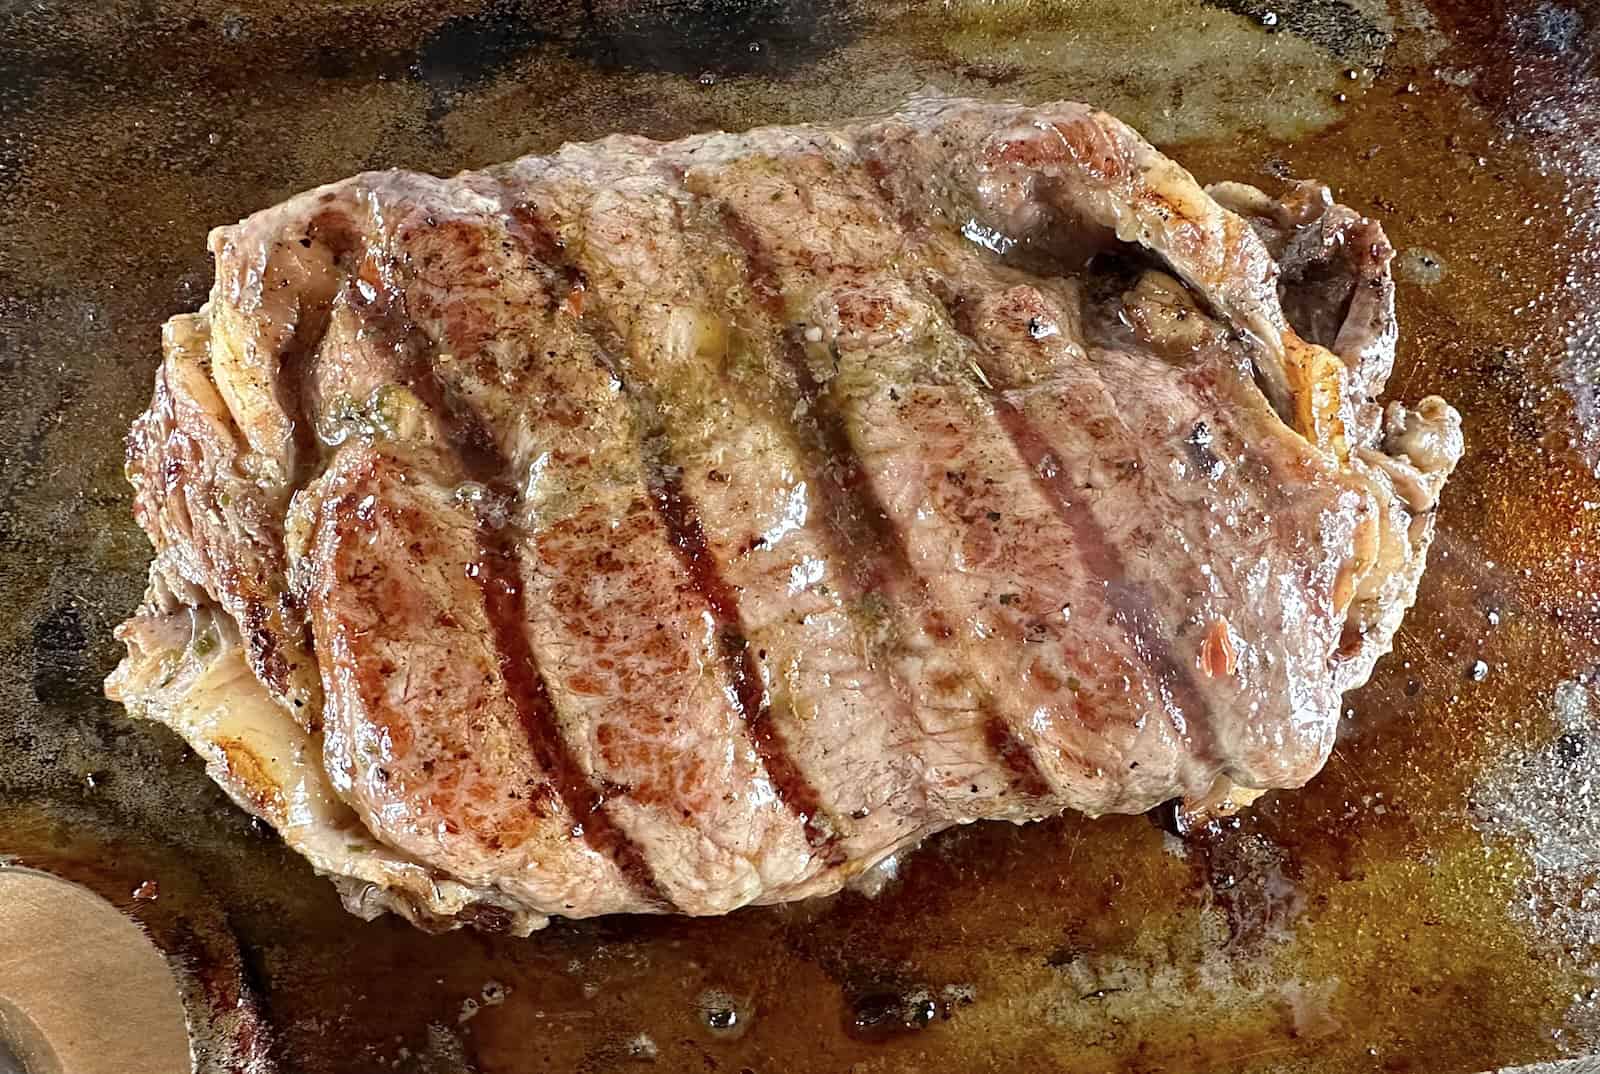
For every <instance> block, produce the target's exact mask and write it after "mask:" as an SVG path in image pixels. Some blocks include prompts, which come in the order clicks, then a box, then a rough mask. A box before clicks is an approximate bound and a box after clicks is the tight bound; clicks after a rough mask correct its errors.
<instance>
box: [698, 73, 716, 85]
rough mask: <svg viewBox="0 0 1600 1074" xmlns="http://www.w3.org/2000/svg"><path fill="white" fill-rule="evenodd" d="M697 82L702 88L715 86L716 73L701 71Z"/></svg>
mask: <svg viewBox="0 0 1600 1074" xmlns="http://www.w3.org/2000/svg"><path fill="white" fill-rule="evenodd" d="M699 82H700V84H701V85H702V86H715V85H716V84H717V76H716V73H715V72H712V71H701V72H700V78H699Z"/></svg>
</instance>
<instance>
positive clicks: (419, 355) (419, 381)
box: [353, 287, 673, 911]
mask: <svg viewBox="0 0 1600 1074" xmlns="http://www.w3.org/2000/svg"><path fill="white" fill-rule="evenodd" d="M357 294H358V293H357ZM353 301H355V299H353ZM402 304H403V299H402V297H401V296H400V295H397V294H393V293H391V292H390V291H389V290H388V289H387V288H386V287H383V288H379V289H378V292H377V297H376V298H375V299H373V300H372V302H370V303H365V304H364V305H363V306H362V307H361V308H362V312H363V313H364V314H365V315H367V317H368V318H369V322H370V323H371V324H373V326H374V327H376V328H378V329H379V330H380V331H383V332H385V333H387V334H388V335H389V336H390V342H391V343H392V345H394V346H395V347H396V348H398V349H401V350H403V352H404V353H405V354H406V356H407V362H406V366H407V368H406V370H405V373H406V378H405V383H406V387H407V388H409V389H410V390H411V391H412V392H413V393H414V394H415V395H416V396H417V398H418V399H420V400H421V401H422V403H423V404H424V405H425V406H427V407H428V409H429V410H431V411H432V412H433V413H435V414H437V415H438V416H439V417H440V419H441V420H442V421H443V422H444V423H445V431H446V434H447V436H448V437H449V439H450V443H451V446H452V447H453V448H454V449H455V453H456V457H457V461H458V462H459V463H460V465H461V468H462V470H463V471H465V473H466V474H467V476H468V477H470V478H472V479H473V480H475V481H479V482H481V483H483V484H484V485H486V486H488V487H489V488H490V490H491V491H492V492H493V493H494V494H495V495H497V496H500V497H503V498H510V497H513V496H515V494H516V493H515V490H514V489H512V488H511V487H510V486H509V485H508V484H507V483H506V480H505V472H506V470H507V468H508V467H509V463H508V462H507V460H506V459H505V458H504V457H503V456H501V454H500V452H499V450H498V449H497V447H496V446H495V443H494V440H493V438H492V437H491V435H490V434H489V432H488V430H487V428H486V427H485V426H484V424H483V422H482V421H481V420H480V419H479V418H478V415H477V414H476V413H475V412H474V411H472V410H471V408H470V407H468V406H467V405H466V404H464V403H462V402H460V401H459V400H457V399H455V398H454V397H453V396H452V395H451V393H450V392H449V391H448V390H447V389H446V387H445V385H444V384H443V383H442V382H441V381H440V380H439V376H438V372H437V370H436V368H435V366H434V363H433V360H432V359H433V356H432V353H431V352H432V344H431V342H430V341H429V340H428V339H427V338H426V336H425V335H424V334H423V333H422V332H421V331H419V330H418V329H417V328H416V326H415V325H414V324H412V322H411V321H410V320H409V318H408V317H407V316H406V314H405V311H404V309H403V308H402ZM477 541H478V561H477V567H478V571H477V575H476V577H477V581H478V585H479V588H480V589H481V590H482V592H483V607H484V614H485V615H486V616H487V618H488V620H489V626H490V632H491V633H492V635H493V641H494V648H495V655H496V658H497V660H498V662H499V666H500V675H501V678H503V679H504V680H505V684H506V694H507V696H508V697H509V698H510V700H511V703H512V705H513V707H514V708H515V709H516V712H517V719H518V722H519V723H520V724H521V725H522V729H523V733H524V735H525V736H526V738H527V741H528V747H529V749H530V750H531V751H532V752H533V755H534V759H535V760H536V761H537V762H538V764H539V767H540V768H541V769H542V770H543V771H544V773H545V775H546V776H547V778H548V779H549V780H550V781H551V784H552V785H553V786H554V787H555V789H556V793H557V794H558V795H559V796H560V798H561V803H562V805H563V806H565V808H566V810H567V812H568V814H569V815H570V816H571V817H572V823H573V832H572V834H573V835H574V836H575V837H577V838H581V839H583V840H584V841H585V842H586V843H588V845H589V846H590V847H592V848H593V849H594V850H595V852H596V853H599V854H602V855H605V856H606V857H608V858H609V859H611V860H612V861H614V862H615V863H616V865H617V868H618V869H619V870H620V871H621V872H622V874H623V875H624V876H625V877H626V878H627V879H628V881H629V882H630V883H631V884H632V885H633V886H634V888H635V890H636V891H638V893H639V894H640V896H641V897H642V898H643V899H644V900H645V901H646V902H647V903H648V904H649V905H651V906H652V907H656V908H660V909H663V910H668V911H670V910H672V909H673V906H672V902H671V900H670V899H668V898H667V896H666V895H665V893H664V892H662V890H661V888H660V886H659V885H658V884H657V883H656V879H655V874H654V871H653V870H652V869H651V868H650V863H649V862H648V861H646V860H645V858H644V854H643V852H642V851H641V850H640V848H639V846H638V845H637V844H636V843H634V842H633V841H632V840H631V839H630V838H629V837H628V834H627V833H626V832H624V831H623V830H622V829H621V827H619V826H618V825H617V823H616V822H615V821H614V820H613V819H612V818H611V816H610V815H609V814H608V813H607V812H606V811H605V808H604V802H603V800H602V798H601V797H600V794H599V793H598V792H597V791H596V789H595V788H594V786H593V785H592V784H591V783H590V781H589V778H588V777H587V776H586V775H585V774H584V772H583V769H582V766H580V765H579V764H578V761H577V758H575V757H574V756H573V755H572V751H571V749H569V748H568V746H567V743H566V740H565V739H564V738H563V737H562V734H561V728H560V724H559V722H558V721H557V718H556V709H555V702H554V701H553V700H552V698H551V697H550V690H549V686H548V685H547V684H546V683H545V681H544V676H543V675H542V674H541V673H540V671H539V665H538V661H537V659H536V658H535V657H534V654H533V649H532V647H531V646H530V645H529V644H528V637H527V631H526V623H527V609H526V607H525V606H524V602H523V593H522V583H521V579H520V577H519V573H520V572H519V570H518V564H519V550H520V549H519V545H518V542H517V540H516V533H515V531H514V530H511V529H509V528H502V529H499V530H493V529H490V528H489V526H488V525H487V524H486V523H485V521H484V520H483V519H482V518H481V517H480V518H479V520H478V527H477Z"/></svg>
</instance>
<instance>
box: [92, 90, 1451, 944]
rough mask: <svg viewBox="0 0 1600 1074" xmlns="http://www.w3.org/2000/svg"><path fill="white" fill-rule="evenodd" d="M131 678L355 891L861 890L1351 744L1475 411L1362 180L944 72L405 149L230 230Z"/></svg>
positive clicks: (146, 440) (448, 920)
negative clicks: (839, 105)
mask: <svg viewBox="0 0 1600 1074" xmlns="http://www.w3.org/2000/svg"><path fill="white" fill-rule="evenodd" d="M211 245H212V250H213V253H214V255H215V257H216V262H217V282H216V286H215V288H214V290H213V291H212V295H211V298H210V301H209V302H208V303H207V304H206V306H205V307H203V308H202V309H201V311H200V312H199V313H198V314H188V315H183V316H179V317H175V318H173V320H172V321H171V322H170V323H169V325H168V328H167V332H166V335H165V339H164V343H165V351H166V358H165V361H164V362H163V363H162V366H161V369H160V370H159V372H158V373H157V378H156V392H155V398H154V400H153V402H152V403H151V406H150V409H149V410H148V411H147V412H146V413H145V414H144V415H143V416H142V417H141V418H140V419H139V420H138V421H137V422H136V423H135V426H134V431H133V434H132V435H131V436H130V438H129V461H128V473H129V476H130V480H131V481H132V482H133V485H134V491H135V496H134V502H135V514H136V517H137V519H138V521H139V522H140V524H141V525H142V526H143V527H144V528H145V530H146V531H147V532H148V533H149V534H150V537H151V540H152V541H153V543H154V544H155V548H156V555H155V560H154V562H153V564H152V566H151V581H150V588H149V592H148V594H147V598H146V602H145V605H144V607H142V608H141V609H140V610H139V612H138V614H137V615H135V616H134V618H132V619H130V620H129V621H128V623H126V624H124V626H123V627H122V629H121V637H122V638H123V639H124V640H125V641H126V643H127V645H128V650H129V655H128V658H127V660H125V661H124V663H123V665H122V666H121V667H120V668H119V669H118V670H117V672H116V673H115V674H114V675H113V676H112V678H111V680H110V681H109V682H108V691H109V692H110V694H111V695H112V696H113V697H116V698H119V699H121V700H123V701H124V702H125V703H126V704H127V705H128V706H129V708H130V709H131V710H132V711H134V712H137V713H139V714H142V715H145V716H148V717H151V718H154V719H157V720H160V721H162V722H164V723H167V724H168V725H170V726H172V727H173V728H174V729H175V730H177V731H178V732H179V733H180V734H182V735H183V736H184V737H185V738H186V739H188V741H189V742H190V743H191V744H192V745H193V746H194V748H195V749H196V751H197V752H199V753H200V754H201V755H202V756H203V757H204V758H205V759H206V760H207V763H208V766H209V770H210V771H211V773H212V775H213V776H214V777H215V778H216V779H217V780H218V782H220V783H221V784H222V785H223V786H224V787H225V788H226V789H227V790H228V791H229V793H230V794H232V795H233V797H234V798H235V799H236V800H237V801H238V802H239V803H240V804H241V805H242V806H244V807H245V808H246V809H249V810H250V811H252V812H253V813H255V814H256V815H258V816H261V817H262V818H264V819H265V820H267V821H268V822H269V823H271V824H273V825H274V826H276V827H277V828H278V829H279V830H280V831H281V832H282V833H283V836H284V838H285V839H286V841H288V843H289V844H290V845H291V846H293V847H295V848H296V849H297V850H299V851H300V852H302V853H303V854H305V855H306V856H307V857H308V858H309V859H310V860H311V861H312V862H313V864H314V865H315V866H316V867H317V868H318V869H319V870H321V871H323V872H325V873H327V874H329V875H330V876H332V877H333V878H334V880H335V882H336V883H337V884H338V885H339V888H340V890H341V892H342V894H343V895H344V897H345V899H346V902H347V904H348V905H349V906H350V907H351V909H352V910H353V911H355V912H357V913H360V914H362V915H364V916H371V915H373V914H376V913H379V912H381V911H383V910H386V909H387V910H394V911H397V912H399V913H402V914H404V915H405V916H407V917H408V918H409V919H411V920H413V921H415V922H417V923H418V924H421V925H424V926H426V927H450V926H453V925H456V924H461V923H470V924H474V925H476V926H478V927H481V928H488V929H500V930H512V931H516V932H527V931H529V930H531V929H534V928H537V927H540V926H541V925H542V924H544V922H545V921H546V920H547V918H548V917H549V916H550V915H563V916H569V917H583V916H592V915H596V914H605V913H614V912H674V911H675V912H683V913H691V914H715V913H722V912H726V911H728V910H731V909H733V908H735V907H738V906H741V905H745V904H749V903H762V902H777V901H783V900H789V899H798V898H803V897H806V896H811V895H817V894H824V893H828V892H831V891H835V890H838V889H839V888H840V887H841V886H843V885H844V884H846V883H847V882H849V881H850V879H851V878H852V877H854V876H857V875H859V874H860V873H862V872H863V871H865V870H867V869H869V868H871V867H872V866H873V865H874V864H876V863H877V862H879V861H881V860H882V859H884V858H885V857H887V856H889V855H891V854H894V853H896V852H897V851H899V850H902V849H905V848H906V847H909V846H912V845H914V844H915V843H917V842H918V841H920V840H921V839H923V838H925V837H926V836H927V835H928V834H930V833H932V832H935V831H937V830H939V829H941V828H945V827H948V826H950V825H953V824H960V823H965V822H968V821H973V820H979V819H985V818H1000V819H1009V820H1013V821H1025V820H1031V819H1037V818H1040V817H1044V816H1048V815H1050V814H1052V813H1054V812H1058V811H1060V810H1062V809H1069V808H1070V809H1078V810H1082V811H1085V812H1089V813H1106V812H1132V811H1139V810H1144V809H1148V808H1150V807H1152V806H1154V805H1156V804H1157V803H1160V802H1162V801H1164V800H1167V799H1171V798H1183V799H1185V801H1186V803H1188V805H1189V806H1190V807H1191V808H1192V809H1202V810H1203V809H1219V808H1231V807H1233V806H1236V805H1237V804H1239V803H1242V802H1244V801H1247V800H1249V799H1250V798H1251V797H1253V796H1254V795H1256V794H1259V793H1261V792H1262V791H1263V790H1265V789H1269V788H1275V787H1294V786H1299V785H1301V784H1303V783H1304V782H1305V781H1307V780H1308V779H1310V778H1311V777H1312V776H1314V775H1315V774H1316V772H1317V771H1318V769H1319V768H1320V767H1321V765H1322V763H1323V762H1324V760H1325V759H1326V757H1327V755H1328V752H1329V750H1330V749H1331V747H1332V744H1333V738H1334V733H1335V730H1336V727H1337V724H1338V716H1339V711H1340V697H1341V694H1342V693H1343V692H1344V691H1345V690H1347V689H1349V688H1351V687H1352V686H1355V685H1358V684H1359V683H1361V682H1362V681H1364V680H1365V679H1366V677H1367V676H1368V675H1369V674H1370V672H1371V669H1372V665H1373V663H1374V662H1375V661H1376V660H1377V659H1378V658H1379V657H1380V656H1381V655H1382V654H1383V653H1384V652H1386V651H1387V650H1388V648H1389V645H1390V642H1391V639H1392V638H1393V635H1394V632H1395V630H1396V629H1397V628H1398V625H1399V622H1400V618H1401V617H1402V616H1403V615H1404V613H1405V610H1406V609H1407V608H1408V607H1409V606H1410V604H1411V602H1412V600H1413V599H1414V596H1415V593H1416V587H1417V584H1418V580H1419V577H1420V573H1421V570H1422V567H1423V563H1424V559H1425V555H1426V551H1427V547H1428V543H1429V540H1430V538H1431V536H1432V530H1433V516H1434V510H1435V505H1436V503H1437V500H1438V497H1439V494H1440V491H1441V489H1442V486H1443V483H1444V480H1445V478H1446V477H1447V476H1448V474H1449V472H1450V470H1451V468H1452V467H1453V466H1454V464H1455V462H1456V460H1457V458H1458V457H1459V456H1460V453H1461V448H1462V445H1461V436H1460V422H1459V419H1458V417H1457V416H1456V414H1455V412H1454V411H1453V410H1451V409H1450V407H1449V406H1448V405H1446V404H1445V403H1444V402H1443V401H1441V400H1439V399H1436V398H1430V399H1426V400H1424V401H1422V403H1420V404H1419V405H1418V406H1417V407H1416V408H1415V409H1414V410H1410V409H1407V408H1406V407H1404V406H1402V405H1401V404H1399V403H1389V404H1388V405H1387V407H1385V406H1384V405H1383V404H1382V402H1381V396H1382V393H1383V388H1384V382H1385V380H1386V378H1387V376H1388V373H1389V369H1390V367H1391V365H1392V363H1393V357H1394V345H1395V341H1396V328H1395V318H1394V288H1393V285H1392V282H1391V280H1390V277H1389V260H1390V257H1391V256H1392V251H1391V249H1390V247H1389V245H1388V243H1387V241H1386V240H1385V239H1384V237H1383V232H1382V230H1381V228H1380V227H1379V226H1378V225H1377V224H1376V223H1375V222H1373V221H1371V220H1367V219H1364V218H1362V217H1360V216H1359V215H1358V214H1356V213H1354V212H1353V211H1351V210H1350V209H1347V208H1345V207H1343V206H1340V205H1336V204H1334V202H1333V199H1332V198H1331V196H1330V195H1329V193H1328V191H1327V190H1326V188H1323V187H1320V186H1317V185H1315V184H1301V185H1299V186H1297V187H1294V188H1292V189H1291V190H1289V191H1287V192H1286V193H1285V195H1284V196H1282V197H1279V198H1274V197H1271V196H1269V195H1267V194H1265V193H1263V192H1262V191H1259V190H1256V189H1255V188H1253V187H1246V186H1243V185H1241V184H1233V183H1225V184H1221V185H1219V186H1217V187H1214V188H1212V190H1211V191H1210V192H1209V193H1208V192H1207V191H1205V190H1202V189H1201V188H1200V187H1199V186H1198V185H1197V184H1196V183H1195V181H1194V180H1193V178H1192V177H1190V176H1189V174H1188V173H1187V172H1185V171H1183V170H1182V169H1181V168H1180V167H1179V166H1178V165H1176V164H1175V163H1173V162H1172V161H1170V160H1168V159H1167V158H1165V157H1163V156H1161V155H1160V154H1159V153H1157V152H1156V151H1155V150H1154V149H1152V148H1151V147H1150V146H1149V145H1147V144H1146V143H1145V142H1144V141H1142V140H1141V139H1140V138H1139V137H1138V135H1136V134H1135V133H1134V132H1133V131H1131V130H1130V129H1128V128H1127V127H1125V126H1124V125H1122V124H1121V123H1119V122H1118V121H1117V120H1115V119H1113V118H1112V117H1110V116H1107V115H1105V114H1104V113H1102V112H1097V111H1094V110H1093V109H1090V108H1087V107H1085V106H1083V105H1077V104H1070V103H1059V104H1049V105H1042V106H1038V107H1027V106H1022V105H1016V104H995V103H986V102H979V101H970V100H950V99H934V98H929V99H919V100H916V101H913V102H911V103H910V104H908V105H907V107H906V108H905V109H904V110H902V111H901V112H899V113H896V114H893V115H889V116H884V117H879V118H876V119H872V120H864V121H858V122H848V123H842V124H839V125H835V126H829V127H795V128H769V129H763V130H756V131H751V132H748V133H746V134H720V133H719V134H708V135H701V136H698V137H693V138H688V139H684V140H682V141H679V142H673V143H657V142H651V141H647V140H644V139H640V138H631V137H624V136H616V137H612V138H608V139H605V140H603V141H600V142H595V143H591V144H587V145H575V146H567V147H564V148H563V149H562V150H560V151H559V152H557V153H555V154H553V155H551V156H547V157H529V158H524V159H522V160H518V161H515V162H512V163H510V164H507V165H504V166H502V167H498V168H491V169H488V170H486V171H482V172H468V173H464V174H462V175H460V176H457V177H456V178H454V179H449V180H443V179H435V178H432V177H429V176H421V175H414V174H409V173H400V172H386V173H370V174H366V175H361V176H357V177H355V178H353V179H350V180H346V181H345V182H342V183H336V184H333V185H331V186H326V187H322V188H320V189H318V190H314V191H311V192H309V193H306V194H303V195H301V196H299V197H297V198H294V199H292V200H290V201H289V202H286V203H285V204H283V205H280V206H278V207H276V208H273V209H269V210H266V211H264V212H261V213H258V214H256V215H255V216H253V217H251V218H249V219H248V220H246V221H244V222H242V223H240V224H238V225H235V226H233V227H228V228H221V229H218V230H217V231H216V232H214V233H213V235H212V239H211Z"/></svg>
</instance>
